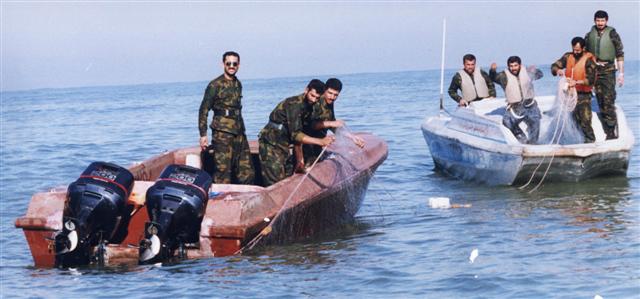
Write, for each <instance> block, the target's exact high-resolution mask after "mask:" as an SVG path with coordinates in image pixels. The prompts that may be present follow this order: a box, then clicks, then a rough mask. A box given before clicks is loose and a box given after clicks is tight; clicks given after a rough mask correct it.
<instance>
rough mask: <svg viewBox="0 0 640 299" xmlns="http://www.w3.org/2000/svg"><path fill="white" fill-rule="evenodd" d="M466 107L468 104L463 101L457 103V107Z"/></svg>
mask: <svg viewBox="0 0 640 299" xmlns="http://www.w3.org/2000/svg"><path fill="white" fill-rule="evenodd" d="M468 105H469V103H467V101H465V100H463V99H460V102H458V107H467V106H468Z"/></svg>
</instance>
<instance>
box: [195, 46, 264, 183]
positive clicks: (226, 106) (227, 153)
mask: <svg viewBox="0 0 640 299" xmlns="http://www.w3.org/2000/svg"><path fill="white" fill-rule="evenodd" d="M222 68H223V69H224V73H223V74H222V75H220V76H219V77H218V78H216V79H214V80H213V81H211V82H210V83H209V85H207V89H206V90H205V92H204V98H203V99H202V103H201V104H200V111H199V115H198V129H199V130H200V148H202V150H205V149H206V148H207V146H208V144H209V141H208V140H207V118H208V116H209V110H213V120H212V121H211V125H210V126H209V127H211V130H212V133H211V145H212V148H213V164H214V165H213V174H212V177H213V182H214V183H216V184H253V183H254V176H255V174H254V169H253V165H252V164H251V153H250V152H249V142H248V141H247V136H246V135H245V127H244V121H243V119H242V102H241V99H242V84H241V83H240V80H238V78H236V73H237V72H238V69H239V68H240V55H239V54H238V53H236V52H232V51H229V52H225V53H224V54H223V55H222ZM203 163H204V160H203ZM203 168H205V167H203Z"/></svg>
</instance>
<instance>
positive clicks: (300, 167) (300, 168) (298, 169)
mask: <svg viewBox="0 0 640 299" xmlns="http://www.w3.org/2000/svg"><path fill="white" fill-rule="evenodd" d="M294 171H295V173H306V172H307V169H306V168H305V167H304V161H298V162H296V168H295V170H294Z"/></svg>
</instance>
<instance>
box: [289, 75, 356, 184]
mask: <svg viewBox="0 0 640 299" xmlns="http://www.w3.org/2000/svg"><path fill="white" fill-rule="evenodd" d="M341 91H342V82H340V80H338V79H337V78H330V79H329V80H327V82H325V90H324V93H323V94H322V96H321V97H320V100H319V101H318V103H317V104H316V105H314V106H313V112H312V113H311V117H310V121H309V122H308V123H306V124H305V125H304V133H305V134H307V135H309V136H311V137H316V138H324V137H325V136H327V132H328V130H331V131H332V132H333V133H334V134H335V132H336V129H337V128H341V127H343V126H344V125H345V123H344V121H343V120H341V119H336V115H335V112H334V110H333V104H334V103H335V102H336V101H337V100H338V96H339V95H340V92H341ZM347 134H348V136H347V137H349V138H350V139H351V140H352V141H353V143H354V144H355V145H357V146H358V147H361V148H362V147H364V140H362V138H360V137H358V136H355V135H351V134H350V133H347ZM301 150H303V152H304V154H301V153H300V152H299V151H301ZM295 151H296V161H297V164H296V171H297V172H304V166H305V164H306V166H309V165H311V163H313V162H314V161H315V160H316V158H317V157H318V155H320V153H321V152H322V147H320V146H317V145H314V144H305V145H304V146H302V147H298V146H296V147H295ZM302 156H304V158H300V157H302Z"/></svg>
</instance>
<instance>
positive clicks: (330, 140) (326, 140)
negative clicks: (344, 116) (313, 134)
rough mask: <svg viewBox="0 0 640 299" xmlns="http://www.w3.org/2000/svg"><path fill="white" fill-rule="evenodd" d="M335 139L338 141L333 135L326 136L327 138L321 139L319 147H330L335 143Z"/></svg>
mask: <svg viewBox="0 0 640 299" xmlns="http://www.w3.org/2000/svg"><path fill="white" fill-rule="evenodd" d="M335 139H336V138H335V137H333V135H331V136H326V137H324V138H322V139H320V144H318V145H319V146H322V147H325V146H328V145H329V144H331V143H333V141H334V140H335Z"/></svg>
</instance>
